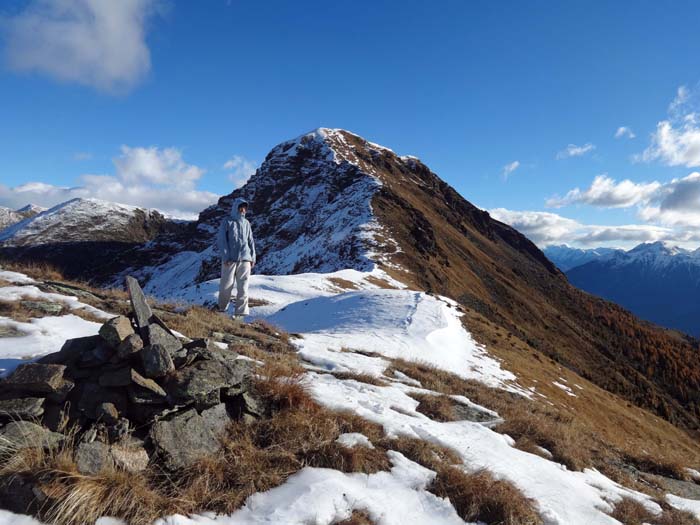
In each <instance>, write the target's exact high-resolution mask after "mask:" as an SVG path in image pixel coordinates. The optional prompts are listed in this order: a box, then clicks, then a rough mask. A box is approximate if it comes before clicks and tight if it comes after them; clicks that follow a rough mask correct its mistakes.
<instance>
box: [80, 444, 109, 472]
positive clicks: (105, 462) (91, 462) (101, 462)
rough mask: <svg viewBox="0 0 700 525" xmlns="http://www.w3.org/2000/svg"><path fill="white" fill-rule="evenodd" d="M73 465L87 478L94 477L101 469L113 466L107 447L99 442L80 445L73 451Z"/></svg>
mask: <svg viewBox="0 0 700 525" xmlns="http://www.w3.org/2000/svg"><path fill="white" fill-rule="evenodd" d="M75 464H76V466H77V467H78V472H80V473H81V474H85V475H87V476H95V475H97V474H99V473H100V472H101V471H102V470H103V469H105V468H108V467H111V466H112V465H113V461H112V456H111V454H110V451H109V445H106V444H104V443H102V442H100V441H93V442H92V443H80V444H79V445H78V448H77V449H76V451H75Z"/></svg>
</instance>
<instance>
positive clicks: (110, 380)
mask: <svg viewBox="0 0 700 525" xmlns="http://www.w3.org/2000/svg"><path fill="white" fill-rule="evenodd" d="M98 382H99V384H100V386H128V385H130V384H131V368H130V367H128V366H125V367H122V368H117V369H116V370H109V371H107V372H105V373H103V374H102V375H101V376H100V379H99V380H98Z"/></svg>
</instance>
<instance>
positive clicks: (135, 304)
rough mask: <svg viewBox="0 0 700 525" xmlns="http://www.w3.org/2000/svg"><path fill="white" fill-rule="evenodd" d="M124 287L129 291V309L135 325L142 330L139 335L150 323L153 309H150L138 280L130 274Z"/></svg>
mask: <svg viewBox="0 0 700 525" xmlns="http://www.w3.org/2000/svg"><path fill="white" fill-rule="evenodd" d="M126 289H127V291H128V292H129V299H130V300H131V310H132V311H133V312H134V317H135V319H136V325H137V326H138V327H139V330H140V331H142V332H141V335H143V330H145V329H146V327H147V326H148V324H149V323H150V320H151V317H152V316H153V311H152V310H151V307H150V306H148V302H147V301H146V296H145V295H144V293H143V290H142V289H141V286H140V285H139V282H138V281H137V280H136V279H134V278H133V277H132V276H130V275H129V276H127V278H126Z"/></svg>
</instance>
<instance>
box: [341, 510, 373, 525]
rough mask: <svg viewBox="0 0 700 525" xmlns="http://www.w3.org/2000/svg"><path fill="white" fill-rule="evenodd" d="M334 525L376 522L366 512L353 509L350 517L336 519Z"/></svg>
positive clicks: (357, 524) (371, 523)
mask: <svg viewBox="0 0 700 525" xmlns="http://www.w3.org/2000/svg"><path fill="white" fill-rule="evenodd" d="M333 525H374V522H373V521H372V519H371V518H370V517H369V514H367V513H366V512H364V511H360V510H353V511H352V514H351V515H350V517H349V518H348V519H346V520H343V521H336V522H335V523H334V524H333Z"/></svg>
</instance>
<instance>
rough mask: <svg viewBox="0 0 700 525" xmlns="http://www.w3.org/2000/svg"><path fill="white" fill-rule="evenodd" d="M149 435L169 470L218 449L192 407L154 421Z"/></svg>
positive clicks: (213, 437)
mask: <svg viewBox="0 0 700 525" xmlns="http://www.w3.org/2000/svg"><path fill="white" fill-rule="evenodd" d="M149 437H150V439H151V441H152V443H153V445H154V447H155V449H156V453H157V454H158V456H159V457H161V458H162V459H163V462H164V463H165V466H166V467H167V468H169V469H170V470H176V469H178V468H182V467H186V466H188V465H191V464H192V463H193V462H195V461H196V460H197V459H198V458H200V457H202V456H206V455H209V454H214V453H216V452H218V451H219V450H220V448H221V444H220V442H219V440H218V439H217V438H216V436H215V434H214V433H213V432H212V430H211V429H210V428H209V427H208V425H207V423H206V422H205V420H204V418H202V416H200V415H199V414H197V411H196V410H194V409H190V410H187V411H186V412H180V413H178V414H176V415H175V416H174V417H172V418H171V419H169V420H161V421H156V422H155V423H154V424H153V426H152V427H151V431H150V434H149Z"/></svg>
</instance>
